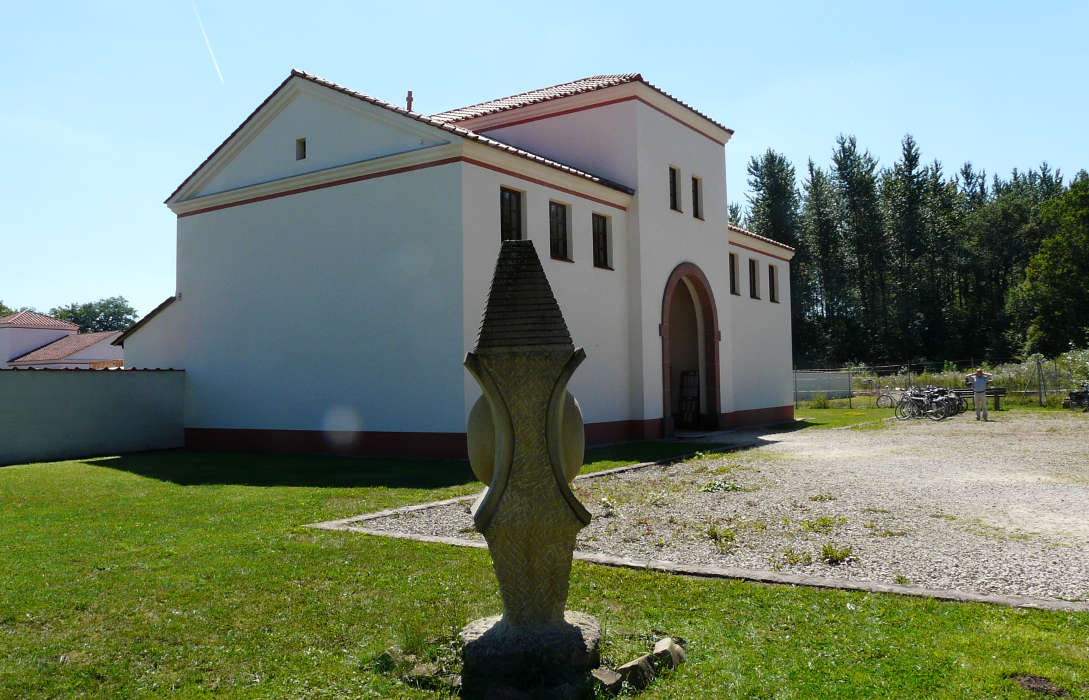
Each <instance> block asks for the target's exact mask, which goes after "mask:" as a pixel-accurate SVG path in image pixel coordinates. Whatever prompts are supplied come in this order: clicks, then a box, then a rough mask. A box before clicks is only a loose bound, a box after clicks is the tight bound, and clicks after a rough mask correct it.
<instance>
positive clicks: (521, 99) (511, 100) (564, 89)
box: [431, 73, 643, 122]
mask: <svg viewBox="0 0 1089 700" xmlns="http://www.w3.org/2000/svg"><path fill="white" fill-rule="evenodd" d="M642 79H643V76H641V75H639V74H638V73H618V74H616V75H593V76H590V77H589V78H580V79H578V80H572V81H571V82H569V83H560V84H559V85H553V86H551V87H546V88H540V89H539V90H530V91H529V92H523V93H521V94H519V95H511V96H510V97H501V98H499V99H498V100H488V101H487V102H480V103H478V104H475V105H470V106H468V107H459V108H458V109H451V110H449V111H447V112H439V113H438V114H432V115H431V118H432V119H435V120H438V121H440V122H459V121H463V120H465V119H474V118H476V117H482V116H484V115H485V114H494V113H495V112H503V111H506V110H508V109H517V108H519V107H525V106H527V105H532V104H536V103H538V102H547V101H549V100H555V99H557V98H559V97H570V96H571V95H579V94H582V93H584V92H593V91H594V90H601V89H602V88H607V87H613V86H615V85H623V84H624V83H630V82H633V81H636V80H642Z"/></svg>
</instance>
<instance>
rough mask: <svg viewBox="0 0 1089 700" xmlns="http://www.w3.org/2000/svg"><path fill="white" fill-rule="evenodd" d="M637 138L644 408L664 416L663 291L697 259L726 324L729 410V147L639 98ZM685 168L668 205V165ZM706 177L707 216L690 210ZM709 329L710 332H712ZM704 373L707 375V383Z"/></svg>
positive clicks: (724, 385) (651, 415)
mask: <svg viewBox="0 0 1089 700" xmlns="http://www.w3.org/2000/svg"><path fill="white" fill-rule="evenodd" d="M637 124H638V129H637V133H638V138H639V150H638V154H639V160H638V173H639V175H638V180H637V182H636V196H635V199H636V205H635V209H636V214H637V216H638V227H637V231H638V241H639V245H640V254H639V257H638V260H637V261H634V262H635V264H634V265H633V267H635V268H636V269H637V270H638V272H636V271H635V270H633V271H632V274H633V275H635V274H637V275H638V279H640V280H641V282H642V284H641V288H640V289H638V292H637V297H638V300H637V303H638V314H639V318H640V319H641V323H640V329H639V330H640V338H639V340H640V343H641V345H642V387H643V394H642V411H643V415H644V416H645V417H646V418H647V419H655V418H661V417H662V416H663V408H662V359H661V358H662V340H661V336H660V335H659V333H658V325H659V324H660V323H661V322H662V296H663V293H664V291H665V285H666V282H667V281H668V279H669V276H670V274H671V273H672V272H673V269H674V268H676V267H677V265H679V264H681V263H685V262H691V263H694V264H695V265H697V266H698V267H699V268H700V269H701V270H702V271H703V273H704V275H706V277H707V279H708V281H709V282H710V284H711V291H712V293H713V295H714V298H715V305H716V308H717V310H718V324H719V329H720V330H721V331H722V341H721V342H720V343H719V356H720V364H721V369H722V372H721V375H720V378H719V382H720V383H719V393H720V397H719V401H720V410H721V411H723V412H725V411H729V410H731V408H730V405H731V400H730V396H729V377H728V376H727V375H728V371H727V364H726V362H725V359H724V358H725V357H726V353H727V352H728V344H729V343H730V338H731V333H732V330H733V328H732V327H731V325H730V324H731V321H730V309H729V306H728V305H727V304H726V303H725V299H726V297H727V296H728V295H729V276H728V275H729V270H728V269H727V267H726V260H727V244H728V239H727V229H726V225H727V219H726V161H725V158H724V155H723V148H722V146H720V145H719V144H717V143H715V142H714V141H712V140H710V139H708V138H707V137H706V136H703V135H702V134H699V133H697V132H695V131H693V130H692V129H689V128H688V127H686V126H684V125H682V124H679V123H677V121H676V120H673V119H671V118H669V117H668V116H666V115H664V114H662V113H661V112H658V111H657V110H654V109H652V108H651V107H649V106H647V105H645V104H642V103H638V104H637ZM670 166H673V167H676V168H678V169H679V170H680V184H681V188H680V190H681V197H680V207H681V211H680V212H677V211H673V210H672V209H670V207H669V167H670ZM693 176H696V177H699V178H701V179H702V181H703V220H700V219H697V218H695V217H694V216H693V212H692V189H691V179H692V177H693ZM708 332H709V331H708ZM702 383H703V377H701V384H702Z"/></svg>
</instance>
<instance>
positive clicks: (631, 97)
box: [458, 95, 726, 146]
mask: <svg viewBox="0 0 1089 700" xmlns="http://www.w3.org/2000/svg"><path fill="white" fill-rule="evenodd" d="M631 101H635V102H642V103H643V104H645V105H646V106H647V107H650V108H651V109H653V110H656V111H658V112H661V113H662V114H664V115H666V116H667V117H669V118H670V119H672V120H673V121H675V122H677V123H678V124H680V125H682V126H686V127H688V128H689V129H691V130H692V131H695V132H696V133H697V134H699V135H700V136H704V137H706V138H709V139H711V140H712V141H714V142H715V143H717V144H718V145H720V146H725V145H726V142H725V141H719V140H718V139H716V138H715V137H714V136H711V135H710V134H708V133H705V132H704V131H701V130H700V129H697V128H696V127H694V126H692V125H691V124H689V123H688V122H685V121H683V120H681V119H678V118H677V117H675V116H673V115H672V114H670V113H669V112H667V111H665V110H664V109H662V108H660V107H656V106H655V105H652V104H651V103H649V102H647V101H646V100H644V99H643V98H642V97H639V96H638V95H629V96H627V97H619V98H617V99H615V100H605V101H603V102H595V103H594V104H590V105H584V106H582V107H572V108H571V109H564V110H561V111H559V112H550V113H548V114H542V115H539V116H536V117H526V118H525V119H515V120H512V121H509V122H500V123H499V124H496V125H495V126H491V125H489V126H482V127H480V133H482V134H486V133H488V132H489V131H494V130H497V129H505V128H507V127H508V126H517V125H519V124H526V123H528V122H535V121H538V120H540V119H549V118H551V117H559V116H563V115H565V114H573V113H574V112H582V111H584V110H587V109H596V108H598V107H607V106H608V105H614V104H617V103H620V102H631ZM464 121H465V122H471V121H473V120H472V119H466V120H464ZM458 123H459V124H460V123H462V122H458ZM473 128H474V129H476V127H475V126H474V127H473Z"/></svg>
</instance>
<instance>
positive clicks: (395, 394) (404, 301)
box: [125, 164, 464, 432]
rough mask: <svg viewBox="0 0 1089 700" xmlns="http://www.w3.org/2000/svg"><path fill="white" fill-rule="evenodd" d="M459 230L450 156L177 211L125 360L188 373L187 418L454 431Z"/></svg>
mask: <svg viewBox="0 0 1089 700" xmlns="http://www.w3.org/2000/svg"><path fill="white" fill-rule="evenodd" d="M460 224H461V182H460V166H459V165H457V164H448V165H444V166H438V167H430V168H424V169H419V170H414V171H411V172H405V173H400V174H396V175H390V176H386V177H378V178H374V179H370V180H365V181H362V182H355V183H349V184H344V185H338V186H335V187H329V188H324V189H318V190H314V191H310V192H305V193H301V194H296V195H291V196H286V197H279V198H275V199H269V200H265V201H260V202H252V203H249V204H245V205H241V206H236V207H230V208H226V209H222V210H218V211H212V212H207V213H202V214H196V215H193V216H186V217H182V218H179V220H178V284H177V288H178V292H179V293H180V294H181V298H180V299H178V300H177V301H175V302H174V303H173V304H171V305H170V306H169V307H167V308H166V309H165V310H164V311H163V312H162V313H161V314H160V315H159V317H157V318H155V319H152V321H150V322H149V323H148V324H147V325H146V326H144V327H143V328H141V329H140V330H138V331H137V332H136V333H134V334H133V335H132V336H130V337H129V338H128V339H127V340H126V341H125V346H126V359H127V363H128V365H129V366H131V367H142V366H151V367H163V366H175V367H184V368H185V370H186V373H187V376H188V382H187V384H188V386H187V392H186V402H185V416H186V417H185V421H186V427H194V428H260V429H274V430H275V429H279V430H323V429H331V430H367V431H424V432H459V431H463V430H464V399H463V393H462V389H461V388H462V372H463V370H462V367H461V359H462V358H461V356H460V354H459V353H458V352H457V349H458V348H460V347H461V345H462V338H463V328H462V314H461V298H460V295H459V294H458V293H457V290H459V289H460V288H461V275H462V264H461V245H460V243H461V228H460ZM443 349H449V350H447V351H445V352H444V351H442V350H443Z"/></svg>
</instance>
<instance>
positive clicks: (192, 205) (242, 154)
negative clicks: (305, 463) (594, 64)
mask: <svg viewBox="0 0 1089 700" xmlns="http://www.w3.org/2000/svg"><path fill="white" fill-rule="evenodd" d="M732 133H733V132H732V131H731V130H729V129H727V128H726V127H724V126H722V125H720V124H718V123H717V122H715V121H712V120H711V119H709V118H708V117H706V116H704V115H703V114H700V113H699V112H697V111H695V110H694V109H692V108H691V107H689V106H687V105H685V104H684V103H682V102H680V101H678V100H676V99H675V98H673V97H671V96H669V95H667V94H666V93H664V92H662V91H661V90H659V89H658V88H656V87H654V86H653V85H651V84H649V83H647V82H646V81H645V80H643V79H642V77H641V76H639V75H635V74H628V75H610V76H596V77H593V78H586V79H583V80H578V81H575V82H572V83H566V84H563V85H557V86H555V87H551V88H545V89H543V90H536V91H533V92H529V93H524V94H522V95H516V96H513V97H508V98H504V99H501V100H495V101H492V102H486V103H482V104H478V105H474V106H472V107H467V108H463V109H457V110H453V111H450V112H443V113H441V114H436V115H432V116H424V115H422V114H417V113H415V112H411V111H407V110H405V109H401V108H399V107H396V106H393V105H390V104H387V103H385V102H381V101H379V100H376V99H374V98H371V97H368V96H366V95H362V94H359V93H356V92H352V91H350V90H347V89H345V88H342V87H340V86H338V85H335V84H332V83H329V82H327V81H324V80H321V79H319V78H316V77H313V76H310V75H307V74H305V73H301V72H298V71H293V72H292V73H291V75H290V76H288V78H287V79H286V80H285V81H284V82H283V83H282V84H281V85H280V86H279V87H278V88H277V89H276V90H275V91H274V92H273V93H272V94H271V95H270V96H269V97H268V99H266V100H265V101H264V102H263V103H262V104H261V105H260V106H259V107H258V108H257V109H256V110H255V111H254V112H253V114H251V115H250V116H249V117H248V118H247V119H246V121H245V122H243V123H242V125H241V126H239V127H238V129H236V130H235V132H234V133H232V134H231V135H230V136H229V137H228V138H227V140H226V141H224V142H223V144H221V145H220V146H219V147H218V148H217V149H216V150H215V151H214V152H213V153H212V155H211V156H209V157H208V159H207V160H205V161H204V163H202V164H201V165H200V166H199V167H198V168H197V169H196V171H195V172H194V173H193V174H192V175H190V176H189V177H188V178H186V180H185V181H184V182H183V183H182V184H181V186H179V187H178V189H177V190H176V191H175V192H174V193H173V194H172V195H171V196H170V198H169V199H168V200H167V205H168V206H169V207H170V208H171V210H172V211H174V212H175V213H176V214H177V216H178V239H177V240H178V249H177V292H176V294H175V295H174V296H173V297H171V298H170V299H168V300H167V301H166V302H164V303H163V304H162V305H160V307H159V308H157V309H156V310H155V311H153V312H152V313H151V314H149V315H148V316H147V317H145V318H144V319H143V320H141V321H140V322H139V323H137V324H136V325H135V326H133V328H131V329H130V330H129V331H127V332H126V333H125V334H124V335H123V336H122V337H121V338H120V339H119V340H118V341H116V342H118V343H123V344H124V347H125V356H126V365H127V366H129V367H173V368H181V369H185V370H186V376H187V379H186V395H185V424H186V439H187V442H188V443H189V444H190V445H193V446H220V447H259V448H264V449H297V450H325V449H329V450H344V451H350V452H358V453H371V454H382V453H398V454H421V455H435V456H439V455H463V454H464V450H465V443H464V430H465V420H466V415H467V412H468V410H469V408H470V407H471V406H472V404H473V402H474V401H475V400H476V398H477V396H478V395H479V393H478V391H479V390H478V389H477V387H476V384H475V382H474V381H473V380H472V378H471V377H469V375H468V373H467V372H465V370H464V369H463V367H462V365H461V362H462V359H463V357H464V354H465V352H466V351H467V350H470V349H471V348H472V347H473V345H474V340H475V336H476V331H477V328H478V325H479V323H480V316H481V310H482V303H483V301H484V299H485V296H486V294H487V290H488V285H489V282H490V280H491V275H492V271H493V267H494V265H495V260H496V256H497V253H498V248H499V243H500V240H501V237H503V236H509V237H519V238H528V239H530V240H532V241H533V242H534V244H535V248H536V250H537V252H538V255H539V256H540V257H541V260H542V263H543V265H544V268H545V273H546V274H547V276H548V278H549V281H550V283H551V285H552V288H553V291H554V292H555V295H556V298H557V300H558V302H559V304H560V307H561V309H562V310H563V314H564V316H565V317H566V319H567V324H568V327H569V328H570V331H571V336H572V338H573V339H574V341H575V343H576V345H582V346H584V347H585V349H586V352H587V355H588V358H587V360H586V362H585V363H584V364H583V365H582V367H581V368H580V369H579V371H578V372H577V373H576V374H575V377H574V379H573V380H572V382H571V386H570V389H571V392H572V393H573V394H574V395H575V396H576V397H577V398H578V400H579V401H580V403H581V405H582V409H583V414H584V416H585V418H586V423H587V426H586V430H587V438H588V440H589V441H590V442H611V441H619V440H626V439H637V438H650V437H658V436H661V435H664V434H670V433H672V431H673V429H674V427H676V424H677V420H678V419H680V418H682V417H685V416H686V414H685V412H684V411H683V410H682V408H683V407H682V406H681V399H680V395H681V393H682V390H681V383H682V381H683V380H682V377H681V374H682V372H695V373H698V374H697V375H696V382H695V384H697V385H698V398H695V399H691V400H690V402H689V404H691V402H693V401H694V402H695V403H697V404H698V415H697V416H694V417H693V416H688V417H689V418H692V420H691V423H692V424H694V425H700V426H703V427H717V426H728V425H738V424H745V423H766V422H773V421H779V420H786V419H789V418H791V417H792V416H793V410H792V394H791V371H790V370H791V351H790V347H791V339H790V292H789V288H788V284H789V279H790V276H789V261H790V258H791V257H792V255H793V251H792V249H791V248H789V247H787V246H784V245H782V244H779V243H776V242H774V241H771V240H768V239H765V238H762V237H759V236H756V235H754V234H751V233H748V232H745V231H743V230H741V229H738V228H735V227H732V226H728V224H727V214H726V174H725V153H724V147H725V145H726V143H727V142H728V141H729V139H730V137H731V135H732ZM690 377H691V375H690Z"/></svg>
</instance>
